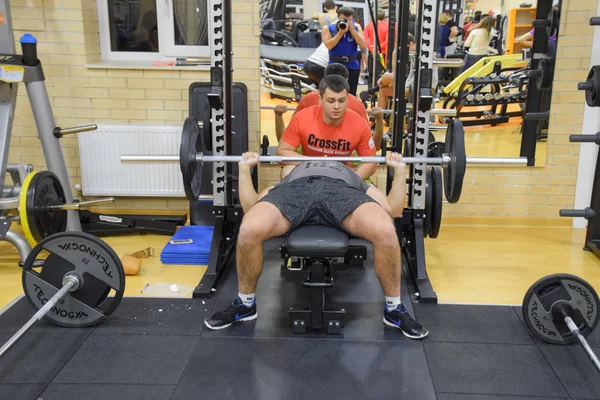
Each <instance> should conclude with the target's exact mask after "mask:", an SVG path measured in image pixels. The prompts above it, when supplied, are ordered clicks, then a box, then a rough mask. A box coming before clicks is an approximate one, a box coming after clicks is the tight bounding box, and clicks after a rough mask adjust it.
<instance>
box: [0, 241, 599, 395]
mask: <svg viewBox="0 0 600 400" xmlns="http://www.w3.org/2000/svg"><path fill="white" fill-rule="evenodd" d="M279 243H280V240H279V241H277V240H274V241H269V242H267V243H266V244H265V266H264V271H263V274H262V276H261V280H260V282H259V285H258V288H257V301H258V314H259V317H258V319H257V320H256V321H254V322H248V323H244V324H240V325H236V326H232V327H230V328H229V329H226V330H224V331H218V332H214V331H209V330H208V329H206V328H205V327H204V324H203V320H204V318H206V316H208V315H209V314H210V313H212V312H213V311H215V310H220V309H221V308H222V307H224V306H227V305H228V304H229V303H230V302H231V300H232V299H233V297H234V296H235V295H236V293H237V288H236V281H237V276H236V271H235V268H230V269H229V271H228V273H227V274H225V275H224V276H223V277H222V281H221V284H220V286H219V287H218V289H217V291H216V292H215V294H214V295H213V296H212V297H211V298H210V299H157V298H125V299H123V302H122V303H121V305H120V306H119V308H118V309H117V310H116V311H115V313H114V314H113V315H112V316H111V317H110V318H109V319H108V320H106V321H104V322H103V323H101V324H100V325H99V326H97V327H95V328H87V329H83V330H78V329H64V328H57V327H55V326H53V325H50V324H46V323H43V322H42V323H38V324H36V326H35V327H34V328H33V329H32V330H31V331H29V332H28V333H27V334H25V336H24V337H23V338H22V339H21V340H20V341H19V342H17V343H16V344H15V346H14V347H13V348H12V349H11V350H10V351H9V352H8V353H7V354H6V356H5V357H3V358H2V359H0V399H5V398H6V399H11V400H12V399H20V398H23V399H28V398H32V399H36V398H37V397H36V396H38V397H41V398H43V399H44V400H53V399H71V398H72V399H76V398H77V399H79V398H86V399H90V400H96V399H98V400H100V399H105V398H127V399H128V400H137V399H140V400H141V399H145V400H147V399H152V400H158V399H161V400H162V399H165V400H173V399H175V400H178V399H184V398H185V399H188V398H213V397H219V398H227V399H238V398H240V397H244V398H246V399H261V400H262V399H272V398H273V399H283V398H285V399H306V398H328V399H344V400H347V399H360V400H363V399H377V400H380V399H398V398H410V399H419V400H422V399H423V400H427V399H436V398H437V399H438V400H501V399H502V400H506V399H510V400H526V399H527V400H541V399H546V400H547V399H552V398H565V399H569V398H573V399H584V398H585V399H600V379H598V378H599V377H598V376H597V372H596V371H595V370H594V368H593V366H592V364H591V362H590V361H589V360H588V359H587V356H586V354H585V352H584V351H583V349H581V348H580V346H577V345H574V346H562V347H557V346H551V345H547V344H544V343H538V342H537V341H536V340H535V339H534V338H533V337H532V336H531V335H530V334H529V332H528V331H527V328H526V327H525V325H524V324H523V322H522V320H521V316H520V313H521V310H520V307H511V306H465V305H448V304H439V305H432V304H413V305H411V304H407V305H408V306H409V308H410V309H411V310H413V309H414V313H415V314H416V317H417V319H418V320H420V321H421V322H423V324H424V325H425V326H426V327H427V328H428V329H429V330H430V332H431V334H430V336H429V337H428V338H426V339H425V340H423V341H413V340H410V339H408V338H405V337H404V336H403V335H402V334H401V333H400V332H399V331H397V330H394V329H392V328H389V327H385V326H384V325H383V323H382V321H381V319H382V312H383V298H382V293H381V287H380V284H379V281H378V280H377V278H376V277H375V272H374V270H373V263H372V259H373V254H372V249H371V248H369V249H368V250H369V252H368V253H369V254H368V257H369V261H367V262H366V263H365V265H364V266H362V267H361V266H342V267H339V268H338V267H336V268H334V277H335V285H336V287H335V288H334V289H333V290H330V291H329V290H328V292H331V293H328V297H327V298H328V299H330V300H331V302H332V305H333V306H339V307H344V308H345V309H346V310H347V315H346V322H347V323H346V327H345V328H344V330H343V334H342V335H339V336H335V335H334V336H328V335H325V334H323V333H318V332H317V333H314V332H311V333H309V334H307V335H294V334H293V333H291V329H290V326H289V320H288V307H290V306H291V305H300V304H304V303H305V301H307V300H308V292H309V290H308V289H302V288H301V287H300V285H299V282H300V281H301V279H302V278H303V277H304V274H303V273H298V272H289V271H286V270H285V269H284V270H282V268H281V264H282V260H281V259H280V255H279V250H278V248H279ZM231 267H233V263H232V264H231ZM403 301H404V302H406V303H409V297H408V291H407V290H406V287H403ZM160 310H162V311H160ZM32 314H33V309H32V308H31V306H30V305H29V304H28V303H27V300H26V299H24V298H22V299H20V300H19V301H17V302H16V303H15V304H14V305H13V306H12V308H10V309H9V310H7V311H6V312H4V313H3V314H2V315H0V332H1V334H0V340H2V341H5V340H7V339H8V338H9V336H10V334H12V333H14V332H16V331H17V330H18V328H19V327H20V324H22V323H24V322H25V321H26V320H27V318H28V317H29V316H31V315H32ZM40 333H44V334H43V335H41V334H40ZM59 333H62V334H59ZM64 333H66V334H64ZM594 338H598V336H597V333H593V334H592V335H591V336H590V343H591V345H592V346H593V347H595V350H596V351H597V352H599V353H600V349H598V348H597V347H598V345H597V343H598V342H597V339H596V341H594V340H595V339H594ZM594 343H595V344H594Z"/></svg>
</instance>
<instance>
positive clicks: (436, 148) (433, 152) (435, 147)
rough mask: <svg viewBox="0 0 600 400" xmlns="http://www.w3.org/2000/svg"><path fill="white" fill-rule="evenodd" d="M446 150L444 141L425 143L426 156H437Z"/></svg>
mask: <svg viewBox="0 0 600 400" xmlns="http://www.w3.org/2000/svg"><path fill="white" fill-rule="evenodd" d="M445 151H446V144H445V143H444V142H431V143H429V145H427V157H433V158H439V157H441V156H442V154H444V152H445Z"/></svg>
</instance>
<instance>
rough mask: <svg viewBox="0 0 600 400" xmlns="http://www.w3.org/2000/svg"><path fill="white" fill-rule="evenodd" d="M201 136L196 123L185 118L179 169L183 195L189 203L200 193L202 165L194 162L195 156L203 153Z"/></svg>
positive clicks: (196, 198) (202, 138)
mask: <svg viewBox="0 0 600 400" xmlns="http://www.w3.org/2000/svg"><path fill="white" fill-rule="evenodd" d="M203 129H204V128H203ZM203 136H204V135H202V133H201V132H200V127H198V121H197V120H196V119H195V118H187V119H186V120H185V122H184V123H183V130H182V132H181V146H180V147H179V167H180V169H181V174H182V175H183V188H184V190H185V195H186V197H187V198H188V199H189V200H190V201H194V200H198V197H199V196H200V193H201V186H202V163H198V162H196V155H198V154H204V153H205V148H204V137H203Z"/></svg>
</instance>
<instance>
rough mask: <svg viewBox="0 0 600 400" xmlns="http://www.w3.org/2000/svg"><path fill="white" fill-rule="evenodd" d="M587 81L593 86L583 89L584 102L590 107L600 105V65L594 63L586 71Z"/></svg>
mask: <svg viewBox="0 0 600 400" xmlns="http://www.w3.org/2000/svg"><path fill="white" fill-rule="evenodd" d="M587 82H591V83H592V84H593V85H594V87H593V88H592V89H588V90H586V91H585V102H586V103H587V105H588V106H590V107H600V65H594V66H593V67H592V68H591V69H590V72H589V73H588V77H587Z"/></svg>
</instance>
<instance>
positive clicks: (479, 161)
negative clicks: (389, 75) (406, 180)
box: [121, 154, 527, 166]
mask: <svg viewBox="0 0 600 400" xmlns="http://www.w3.org/2000/svg"><path fill="white" fill-rule="evenodd" d="M179 159H180V157H179V156H170V155H123V156H121V161H123V162H131V163H138V162H151V163H174V162H179ZM385 159H386V158H385V157H383V156H367V157H365V156H359V157H335V156H334V157H306V156H298V157H293V156H292V157H286V156H259V157H258V161H259V162H265V163H269V162H273V163H282V162H303V161H322V160H327V161H340V162H357V161H358V162H363V163H381V164H383V163H385ZM241 160H242V156H205V155H203V154H200V155H197V156H196V162H233V163H236V162H239V161H241ZM402 161H404V162H405V163H406V164H419V163H424V164H429V165H443V166H447V165H449V164H450V157H449V156H448V155H447V154H443V155H442V157H403V158H402ZM467 164H475V165H486V164H497V165H514V166H522V165H527V158H525V157H467Z"/></svg>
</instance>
